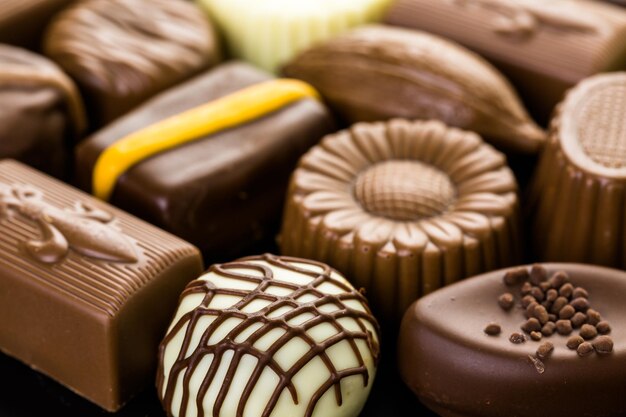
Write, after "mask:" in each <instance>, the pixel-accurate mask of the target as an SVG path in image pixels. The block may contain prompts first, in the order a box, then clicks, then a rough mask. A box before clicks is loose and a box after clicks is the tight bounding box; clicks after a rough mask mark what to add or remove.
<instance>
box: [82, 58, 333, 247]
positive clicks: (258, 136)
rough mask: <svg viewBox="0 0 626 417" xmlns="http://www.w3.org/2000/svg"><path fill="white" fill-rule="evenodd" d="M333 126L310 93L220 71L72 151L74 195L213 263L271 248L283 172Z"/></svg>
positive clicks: (249, 71) (250, 71)
mask: <svg viewBox="0 0 626 417" xmlns="http://www.w3.org/2000/svg"><path fill="white" fill-rule="evenodd" d="M333 130H334V123H333V121H332V118H331V116H330V114H329V113H328V111H327V109H326V107H325V106H324V105H323V104H322V103H321V102H320V101H319V100H318V96H317V93H316V92H315V90H314V89H313V88H311V87H310V86H309V85H308V84H306V83H304V82H301V81H297V80H287V79H272V78H271V77H270V76H268V75H267V74H265V73H263V72H261V71H259V70H257V69H255V68H253V67H251V66H249V65H246V64H243V63H239V62H232V63H228V64H224V65H221V66H219V67H217V68H215V69H213V70H211V71H209V72H207V73H205V74H202V75H200V76H198V77H196V78H195V79H192V80H190V81H188V82H186V83H184V84H182V85H180V86H177V87H175V88H173V89H170V90H168V91H166V92H164V93H162V94H160V95H158V96H157V97H155V98H153V99H152V100H150V101H148V102H147V103H145V104H144V105H143V106H141V107H139V108H138V109H136V110H135V111H133V112H131V113H129V114H128V115H127V116H125V117H124V118H122V119H120V120H118V121H117V122H114V123H112V124H111V125H109V126H107V127H106V128H104V129H102V130H100V131H98V132H96V133H95V134H94V135H93V136H91V137H89V138H87V139H86V140H85V141H83V142H82V143H81V145H80V146H79V147H78V148H77V178H78V179H79V181H80V185H81V187H83V188H85V189H87V190H91V191H92V192H93V193H94V194H95V195H96V196H97V197H99V198H102V199H108V200H109V201H111V202H112V203H113V204H114V205H117V206H119V207H121V208H123V209H125V210H127V211H129V212H131V213H133V214H136V215H138V216H139V217H141V218H143V219H145V220H148V221H150V222H152V223H154V224H156V225H158V226H160V227H162V228H164V229H166V230H168V231H170V232H172V233H174V234H176V235H178V236H181V237H183V238H185V239H186V240H188V241H190V242H192V243H195V244H196V245H197V246H199V247H200V249H202V251H203V252H204V254H205V255H207V256H210V257H211V258H212V259H215V258H217V257H221V259H224V258H226V259H228V257H232V256H235V255H236V254H238V253H240V251H241V250H243V249H244V248H245V247H249V246H253V245H256V244H257V243H258V242H262V241H266V240H268V239H273V237H274V235H275V234H276V233H277V231H278V228H279V223H280V211H281V207H282V204H283V201H284V196H285V191H286V189H287V182H288V180H289V173H290V172H291V171H292V170H293V168H294V167H295V165H296V163H297V161H298V158H299V157H300V156H301V155H302V154H303V153H304V152H306V151H307V150H308V149H309V148H310V147H311V146H313V145H314V144H316V143H317V142H318V141H319V139H320V138H322V137H323V136H324V135H326V134H328V133H329V132H332V131H333Z"/></svg>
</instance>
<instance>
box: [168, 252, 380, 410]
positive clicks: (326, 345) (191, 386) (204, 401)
mask: <svg viewBox="0 0 626 417" xmlns="http://www.w3.org/2000/svg"><path fill="white" fill-rule="evenodd" d="M379 337H380V336H379V330H378V324H377V322H376V319H375V318H374V317H373V316H372V314H371V313H370V311H369V308H368V306H367V300H366V299H365V297H364V296H363V295H362V294H361V293H360V292H359V291H357V290H356V289H355V288H354V287H353V286H352V285H351V284H350V283H349V282H348V281H347V280H346V279H345V278H344V277H343V276H341V275H340V274H339V273H337V271H335V270H333V269H332V268H330V267H329V266H328V265H325V264H323V263H320V262H314V261H310V260H306V259H299V258H289V257H278V256H274V255H269V254H267V255H262V256H254V257H248V258H243V259H239V260H237V261H235V262H230V263H227V264H218V265H213V266H212V267H211V268H210V269H209V270H208V271H207V273H206V274H205V275H203V276H201V277H200V278H199V279H198V280H196V281H193V282H192V283H190V284H189V285H188V286H187V288H186V289H185V291H184V292H183V294H182V296H181V300H180V305H179V308H178V311H177V313H176V316H175V317H174V320H173V321H172V325H171V326H170V329H169V331H168V334H167V336H165V339H164V340H163V342H162V343H161V346H160V349H159V372H158V377H157V390H158V392H159V396H160V398H161V400H162V403H163V407H164V408H165V411H166V413H167V415H168V416H177V417H187V416H189V417H191V416H198V417H203V416H207V417H208V416H222V417H241V416H244V415H253V416H258V417H270V416H290V417H311V416H333V417H356V416H358V415H359V413H360V411H361V409H362V408H363V405H364V404H365V400H366V399H367V396H368V394H369V391H370V389H371V387H372V383H373V380H374V375H375V373H376V368H377V366H378V359H379V352H380V347H379ZM218 391H219V394H218Z"/></svg>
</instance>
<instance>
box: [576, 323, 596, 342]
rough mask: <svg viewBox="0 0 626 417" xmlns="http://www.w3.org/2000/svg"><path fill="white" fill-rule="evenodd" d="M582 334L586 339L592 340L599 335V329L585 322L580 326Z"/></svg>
mask: <svg viewBox="0 0 626 417" xmlns="http://www.w3.org/2000/svg"><path fill="white" fill-rule="evenodd" d="M580 335H581V336H582V338H583V339H585V340H591V339H593V338H595V337H596V336H597V335H598V331H597V330H596V328H595V327H594V326H592V325H591V324H583V326H582V327H581V328H580Z"/></svg>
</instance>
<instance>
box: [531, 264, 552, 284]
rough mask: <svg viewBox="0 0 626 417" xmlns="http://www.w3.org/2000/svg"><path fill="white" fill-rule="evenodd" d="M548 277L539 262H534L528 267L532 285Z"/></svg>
mask: <svg viewBox="0 0 626 417" xmlns="http://www.w3.org/2000/svg"><path fill="white" fill-rule="evenodd" d="M547 279H548V271H546V268H544V267H543V266H542V265H540V264H534V265H533V266H532V267H531V268H530V283H531V284H533V285H539V284H541V283H542V282H543V281H545V280H547Z"/></svg>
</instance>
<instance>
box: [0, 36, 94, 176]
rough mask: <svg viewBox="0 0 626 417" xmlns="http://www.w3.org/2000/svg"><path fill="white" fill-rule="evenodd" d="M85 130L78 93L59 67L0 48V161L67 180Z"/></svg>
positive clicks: (19, 50) (26, 53)
mask: <svg viewBox="0 0 626 417" xmlns="http://www.w3.org/2000/svg"><path fill="white" fill-rule="evenodd" d="M85 128H86V123H85V111H84V109H83V103H82V100H81V98H80V95H79V93H78V90H77V88H76V86H75V85H74V83H73V82H72V80H70V79H69V78H68V77H67V76H66V75H65V74H64V73H63V72H62V71H61V69H60V68H59V67H57V66H56V65H55V64H54V63H53V62H51V61H49V60H48V59H46V58H44V57H43V56H40V55H37V54H35V53H32V52H29V51H27V50H25V49H22V48H18V47H13V46H9V45H3V44H0V158H14V159H19V160H20V161H22V162H25V163H27V164H29V165H31V166H34V167H36V168H39V169H41V170H43V171H45V172H47V173H49V174H52V175H54V176H56V177H66V176H67V175H68V174H70V172H69V171H70V169H69V166H70V165H71V157H70V155H71V149H72V147H73V145H74V144H75V143H76V142H77V141H78V139H79V138H80V135H81V134H82V133H83V131H84V130H85Z"/></svg>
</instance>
